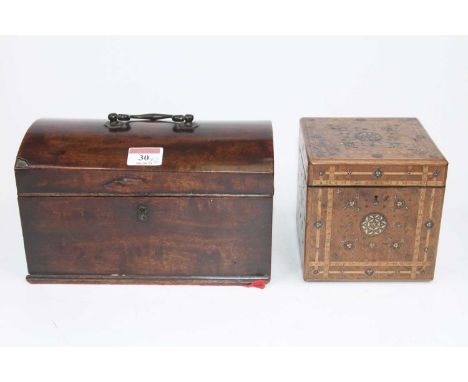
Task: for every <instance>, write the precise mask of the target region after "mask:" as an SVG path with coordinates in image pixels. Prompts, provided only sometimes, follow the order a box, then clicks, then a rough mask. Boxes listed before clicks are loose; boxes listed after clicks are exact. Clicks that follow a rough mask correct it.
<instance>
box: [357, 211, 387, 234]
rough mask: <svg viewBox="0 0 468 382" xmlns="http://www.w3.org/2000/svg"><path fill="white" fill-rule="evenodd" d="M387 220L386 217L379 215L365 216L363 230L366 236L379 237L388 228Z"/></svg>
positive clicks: (362, 223)
mask: <svg viewBox="0 0 468 382" xmlns="http://www.w3.org/2000/svg"><path fill="white" fill-rule="evenodd" d="M387 225H388V224H387V220H386V219H385V216H383V215H381V214H378V213H370V214H368V215H366V216H364V219H362V221H361V228H362V230H363V231H364V233H365V234H366V235H369V236H377V235H380V234H381V233H382V232H383V231H385V228H387Z"/></svg>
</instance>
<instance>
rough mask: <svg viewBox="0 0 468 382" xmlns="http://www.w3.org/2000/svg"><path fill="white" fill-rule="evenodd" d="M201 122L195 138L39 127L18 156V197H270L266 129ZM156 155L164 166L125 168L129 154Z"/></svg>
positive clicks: (78, 126)
mask: <svg viewBox="0 0 468 382" xmlns="http://www.w3.org/2000/svg"><path fill="white" fill-rule="evenodd" d="M196 122H197V127H196V128H195V129H194V131H192V132H180V131H175V130H174V128H173V127H174V124H173V123H170V122H161V121H159V122H156V121H135V122H133V121H132V122H131V127H130V128H129V129H128V130H123V131H111V130H110V129H109V128H107V127H106V120H65V119H40V120H38V121H36V122H35V123H34V124H33V125H32V126H31V127H30V128H29V130H28V131H27V133H26V135H25V137H24V139H23V142H22V143H21V147H20V149H19V151H18V155H17V159H16V164H15V173H16V182H17V188H18V194H19V195H35V194H39V195H44V194H49V195H62V194H65V195H73V194H78V195H83V194H89V195H107V194H109V195H115V194H122V195H153V194H155V195H160V194H171V195H178V194H182V195H186V194H190V195H191V194H242V195H250V194H252V195H272V194H273V134H272V127H271V123H270V122H269V121H244V122H217V121H196ZM156 147H159V148H163V154H162V164H161V165H154V166H146V165H143V166H134V165H127V159H128V155H129V149H130V148H156Z"/></svg>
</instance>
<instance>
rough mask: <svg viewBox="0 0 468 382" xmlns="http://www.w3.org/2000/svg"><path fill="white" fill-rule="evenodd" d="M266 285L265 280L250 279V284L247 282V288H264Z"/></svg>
mask: <svg viewBox="0 0 468 382" xmlns="http://www.w3.org/2000/svg"><path fill="white" fill-rule="evenodd" d="M265 285H266V282H265V280H255V281H252V282H251V283H250V284H247V285H246V287H247V288H258V289H264V288H265Z"/></svg>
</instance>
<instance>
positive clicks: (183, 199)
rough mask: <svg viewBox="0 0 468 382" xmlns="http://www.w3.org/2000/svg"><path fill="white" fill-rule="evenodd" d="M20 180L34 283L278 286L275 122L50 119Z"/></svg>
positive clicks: (24, 150) (32, 135)
mask: <svg viewBox="0 0 468 382" xmlns="http://www.w3.org/2000/svg"><path fill="white" fill-rule="evenodd" d="M176 117H177V116H176ZM175 119H176V120H177V119H178V118H175ZM15 174H16V182H17V189H18V202H19V207H20V213H21V223H22V228H23V236H24V245H25V251H26V258H27V264H28V270H29V276H28V277H27V279H28V281H30V282H34V283H57V282H63V283H182V284H249V283H252V282H255V281H257V280H260V282H267V281H268V280H269V279H270V263H271V233H272V231H271V228H272V205H273V203H272V202H273V135H272V128H271V123H270V122H268V121H263V122H261V121H260V122H254V121H251V122H249V121H245V122H214V121H196V120H195V122H191V121H190V123H185V122H184V123H182V122H163V121H155V120H146V121H140V120H137V121H131V122H120V121H111V122H110V121H106V120H59V119H57V120H52V119H51V120H46V119H42V120H38V121H36V122H35V123H34V124H33V125H32V126H31V127H30V129H29V130H28V132H27V133H26V135H25V137H24V140H23V142H22V144H21V147H20V149H19V152H18V155H17V159H16V165H15Z"/></svg>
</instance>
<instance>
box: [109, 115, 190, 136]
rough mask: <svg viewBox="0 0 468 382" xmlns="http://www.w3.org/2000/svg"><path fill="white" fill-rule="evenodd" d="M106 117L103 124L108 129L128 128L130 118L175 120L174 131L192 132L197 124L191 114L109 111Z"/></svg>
mask: <svg viewBox="0 0 468 382" xmlns="http://www.w3.org/2000/svg"><path fill="white" fill-rule="evenodd" d="M107 118H108V119H109V121H108V122H107V123H106V124H105V125H106V127H107V128H108V129H109V130H110V131H117V130H128V129H129V128H130V125H129V122H131V121H132V120H134V119H136V120H146V121H160V120H163V119H171V120H172V122H176V124H175V125H174V131H188V132H193V130H194V129H195V128H196V127H197V124H196V123H194V122H193V118H194V117H193V114H185V115H182V114H160V113H149V114H117V113H110V114H109V115H108V116H107Z"/></svg>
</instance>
